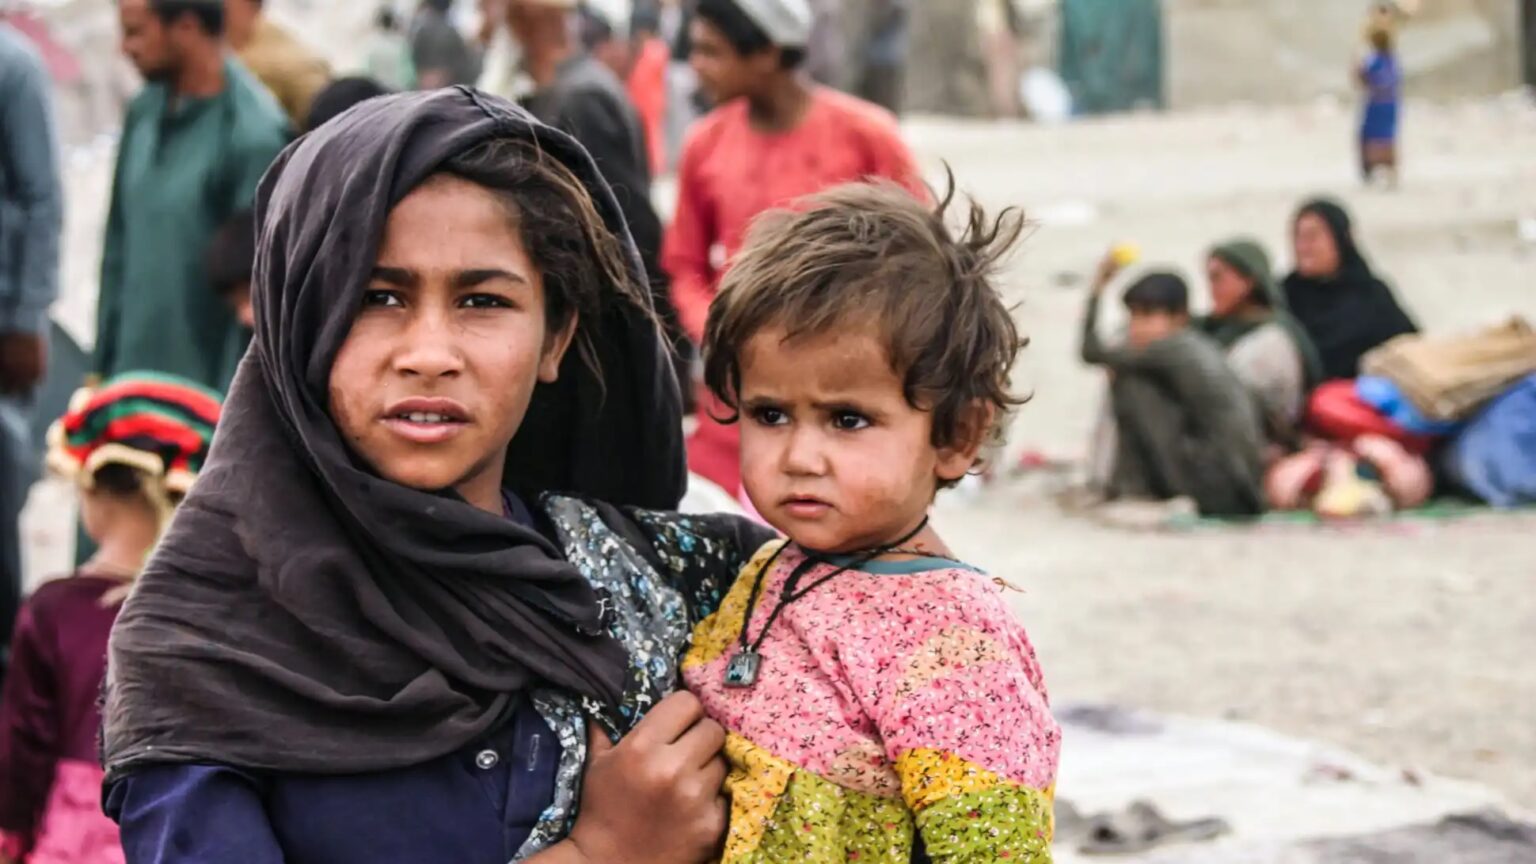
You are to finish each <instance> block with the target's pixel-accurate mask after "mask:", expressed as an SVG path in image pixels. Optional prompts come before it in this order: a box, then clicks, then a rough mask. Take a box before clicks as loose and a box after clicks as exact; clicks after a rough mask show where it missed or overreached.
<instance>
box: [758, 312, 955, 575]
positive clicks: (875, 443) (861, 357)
mask: <svg viewBox="0 0 1536 864" xmlns="http://www.w3.org/2000/svg"><path fill="white" fill-rule="evenodd" d="M784 337H785V331H784V329H783V328H780V327H774V328H770V329H767V330H764V331H762V332H760V333H758V334H757V335H755V336H754V337H753V338H752V339H751V340H750V341H749V342H748V343H747V345H746V347H745V350H744V351H743V352H742V362H741V415H742V416H741V473H742V483H743V485H744V486H745V487H746V491H747V495H748V496H749V497H750V498H751V499H752V505H753V506H754V507H756V508H757V511H758V512H759V513H761V514H762V515H763V518H765V519H767V520H768V522H769V524H771V525H773V527H775V528H777V529H779V530H780V531H782V532H784V533H785V534H786V535H788V536H789V538H790V539H792V540H794V541H795V542H796V543H799V544H800V545H802V546H805V547H807V548H810V549H815V550H818V551H822V552H849V551H854V550H859V549H868V548H871V547H874V546H879V545H882V544H885V543H889V542H892V541H894V540H898V539H900V538H901V536H902V535H903V534H905V533H907V532H908V531H910V530H911V529H912V528H914V527H916V525H917V523H918V522H919V520H921V519H922V517H923V514H924V513H926V512H927V510H928V506H929V504H931V503H932V501H933V495H934V492H935V490H936V489H937V487H938V483H939V481H941V480H945V481H949V480H958V479H960V478H961V477H963V476H965V473H966V471H968V470H970V467H971V465H972V464H973V463H974V461H975V457H976V448H975V447H974V446H972V447H962V448H945V449H940V448H935V447H934V446H933V443H932V438H931V436H932V430H933V423H932V416H931V415H930V414H929V413H928V412H926V411H920V410H918V409H916V408H913V407H912V406H911V405H910V404H909V403H908V402H907V400H906V397H905V396H904V395H903V393H902V381H901V378H900V377H898V376H897V374H896V372H895V371H894V370H893V369H892V368H891V363H890V360H889V358H888V357H887V356H886V350H885V346H884V343H883V341H882V340H880V339H878V338H876V335H875V334H874V333H873V332H870V331H867V330H866V331H857V330H856V331H851V332H850V331H838V332H829V333H824V334H816V335H810V336H802V337H799V338H796V339H794V340H792V341H789V342H787V343H786V342H785V341H784Z"/></svg>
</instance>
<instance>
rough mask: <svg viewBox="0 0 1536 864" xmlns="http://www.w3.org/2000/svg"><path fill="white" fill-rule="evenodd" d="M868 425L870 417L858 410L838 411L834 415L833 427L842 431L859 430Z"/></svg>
mask: <svg viewBox="0 0 1536 864" xmlns="http://www.w3.org/2000/svg"><path fill="white" fill-rule="evenodd" d="M868 426H869V418H868V417H865V416H864V415H863V414H860V413H859V412H857V411H838V412H836V413H834V414H833V415H832V427H833V428H834V429H837V430H838V431H840V432H857V431H858V430H860V429H865V428H868Z"/></svg>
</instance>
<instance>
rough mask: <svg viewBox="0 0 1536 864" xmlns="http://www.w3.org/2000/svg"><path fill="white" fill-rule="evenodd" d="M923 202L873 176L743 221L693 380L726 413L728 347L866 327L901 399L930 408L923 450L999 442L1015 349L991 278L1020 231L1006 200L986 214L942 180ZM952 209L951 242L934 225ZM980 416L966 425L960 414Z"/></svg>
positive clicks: (736, 370)
mask: <svg viewBox="0 0 1536 864" xmlns="http://www.w3.org/2000/svg"><path fill="white" fill-rule="evenodd" d="M948 187H949V188H948V192H947V193H946V194H945V195H944V198H943V200H942V201H940V202H939V204H938V206H937V207H931V206H930V205H929V204H928V203H927V202H924V201H922V200H919V199H917V198H914V197H913V196H912V194H911V193H910V192H908V191H906V190H904V189H901V188H900V187H898V186H896V185H894V184H891V183H886V182H877V183H851V184H848V185H844V186H839V187H837V188H834V189H831V190H829V191H826V192H823V193H821V194H819V195H815V196H812V197H810V198H807V199H805V200H804V201H802V202H800V203H799V204H797V205H796V208H795V209H793V210H777V211H771V212H769V213H766V214H764V215H763V216H761V217H759V218H758V219H757V221H756V222H754V223H753V225H752V228H751V230H750V232H749V233H748V236H747V241H746V245H745V247H744V248H743V250H742V252H741V253H740V255H739V256H738V257H737V258H736V259H735V261H734V263H733V264H732V265H731V269H730V271H729V272H728V273H727V274H726V276H725V278H724V281H723V282H722V285H721V288H720V293H719V295H718V296H717V297H716V298H715V301H714V303H713V304H712V305H711V307H710V310H709V322H708V324H707V325H706V326H705V330H704V381H705V384H707V385H708V387H709V389H710V390H711V391H712V392H713V393H714V394H715V396H717V397H718V398H719V399H720V400H721V401H722V402H723V403H725V404H726V405H727V406H729V407H730V408H731V409H732V410H733V411H735V412H737V413H736V414H735V415H733V416H731V417H729V418H722V419H723V420H725V421H727V422H729V421H734V420H736V419H738V418H739V416H740V413H739V410H740V404H739V400H738V395H739V393H740V386H741V354H742V351H743V350H744V349H745V347H746V345H747V343H748V341H750V340H751V338H752V337H753V336H754V335H756V334H757V333H759V332H761V331H762V330H764V329H766V328H770V327H783V328H785V330H787V331H788V334H789V336H788V338H789V339H794V338H796V337H799V336H807V335H816V334H821V333H825V332H828V331H830V330H832V329H833V328H837V327H843V328H851V327H858V326H860V325H866V324H873V325H875V326H877V327H879V332H880V333H881V334H882V335H883V337H884V339H885V343H886V352H887V356H888V357H889V358H890V362H891V368H892V369H894V370H895V372H896V374H897V375H899V376H901V377H902V379H903V382H904V384H903V386H904V390H905V394H906V398H907V401H908V403H910V404H911V405H912V406H913V407H914V408H917V409H919V410H923V411H928V412H930V413H931V414H932V415H933V444H934V446H935V447H950V446H956V445H963V444H971V443H975V444H985V443H987V442H988V441H992V440H996V439H997V438H999V437H1000V434H1001V430H1002V428H1003V426H1004V423H1005V420H1006V417H1007V414H1008V412H1009V411H1010V410H1011V409H1012V408H1014V407H1016V406H1018V405H1020V404H1022V403H1023V402H1024V399H1022V398H1020V397H1018V396H1015V395H1014V394H1013V393H1012V392H1011V391H1010V389H1009V371H1010V370H1011V369H1012V367H1013V362H1014V359H1015V358H1016V357H1017V356H1018V352H1019V349H1020V348H1022V347H1023V346H1024V344H1025V343H1024V340H1022V339H1020V337H1019V332H1018V328H1017V327H1016V326H1015V324H1014V321H1013V316H1012V314H1011V312H1010V310H1009V308H1008V307H1007V306H1005V305H1004V304H1003V301H1002V298H1001V297H1000V296H999V295H998V291H997V288H996V286H995V284H994V282H995V277H996V271H997V268H998V264H999V262H1000V261H1001V259H1002V258H1003V257H1004V256H1005V255H1007V253H1008V252H1009V251H1010V250H1011V249H1012V248H1013V246H1014V244H1015V243H1016V242H1017V241H1018V239H1019V237H1020V235H1021V234H1022V233H1023V231H1024V228H1025V226H1026V224H1027V223H1026V221H1025V219H1024V214H1023V213H1022V212H1021V211H1020V210H1018V209H1017V208H1012V207H1010V208H1008V209H1005V210H1004V211H1003V212H1002V213H1001V214H999V215H998V217H997V218H995V219H993V218H989V217H988V216H987V214H986V213H985V212H984V211H983V210H982V209H981V207H980V206H979V205H977V204H976V203H975V202H974V201H971V200H969V199H963V200H961V199H958V198H957V195H956V192H955V182H954V175H953V174H950V175H949V183H948ZM956 207H958V208H962V209H963V210H964V211H965V226H964V229H963V230H962V231H961V232H960V234H959V236H958V237H957V236H955V234H954V233H953V232H952V231H951V230H950V228H949V226H948V224H947V223H946V218H947V217H948V215H949V213H950V211H951V209H952V208H956ZM977 406H990V407H991V408H992V409H993V410H992V411H991V412H990V414H991V422H990V424H989V425H988V426H987V427H986V428H982V429H977V428H975V426H974V424H975V420H974V419H972V418H974V416H975V415H974V413H973V412H974V408H975V407H977Z"/></svg>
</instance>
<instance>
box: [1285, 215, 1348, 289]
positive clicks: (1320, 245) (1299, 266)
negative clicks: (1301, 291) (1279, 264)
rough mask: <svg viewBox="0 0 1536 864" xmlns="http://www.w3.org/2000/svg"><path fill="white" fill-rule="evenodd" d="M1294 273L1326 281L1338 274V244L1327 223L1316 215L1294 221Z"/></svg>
mask: <svg viewBox="0 0 1536 864" xmlns="http://www.w3.org/2000/svg"><path fill="white" fill-rule="evenodd" d="M1295 243H1296V272H1297V273H1300V274H1301V275H1303V276H1306V277H1308V278H1312V279H1327V278H1329V277H1331V276H1333V275H1335V274H1337V273H1338V272H1339V244H1338V241H1337V240H1335V239H1334V237H1333V231H1331V230H1330V229H1329V228H1328V223H1327V222H1325V221H1323V217H1321V216H1319V215H1317V214H1316V213H1303V214H1301V216H1299V217H1297V219H1296V236H1295Z"/></svg>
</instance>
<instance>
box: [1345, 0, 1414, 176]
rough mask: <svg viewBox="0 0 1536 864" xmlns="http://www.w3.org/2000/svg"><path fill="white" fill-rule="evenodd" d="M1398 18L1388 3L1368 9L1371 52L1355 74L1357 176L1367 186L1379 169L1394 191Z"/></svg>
mask: <svg viewBox="0 0 1536 864" xmlns="http://www.w3.org/2000/svg"><path fill="white" fill-rule="evenodd" d="M1400 14H1401V13H1399V12H1398V10H1397V7H1396V5H1395V4H1392V3H1378V4H1376V6H1375V7H1374V8H1373V9H1372V11H1371V17H1370V21H1369V22H1368V23H1367V24H1366V40H1367V41H1368V42H1369V43H1370V49H1371V50H1370V51H1369V52H1368V53H1367V54H1366V55H1365V58H1364V59H1363V60H1361V62H1360V65H1359V67H1358V69H1357V72H1356V74H1357V75H1358V77H1359V82H1360V87H1361V89H1362V90H1363V91H1364V93H1365V110H1364V113H1363V116H1362V117H1361V120H1360V173H1361V176H1362V178H1363V179H1364V180H1365V182H1366V184H1367V185H1369V184H1370V182H1371V181H1372V180H1373V179H1374V178H1375V175H1376V171H1377V170H1378V169H1381V170H1383V171H1384V172H1385V173H1386V175H1387V184H1388V185H1389V186H1391V187H1393V188H1396V187H1397V179H1398V175H1397V127H1398V114H1399V107H1400V105H1401V104H1402V89H1403V70H1402V67H1401V66H1400V65H1399V64H1398V62H1397V53H1396V51H1395V50H1394V42H1395V41H1396V31H1397V24H1398V16H1399V15H1400Z"/></svg>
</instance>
